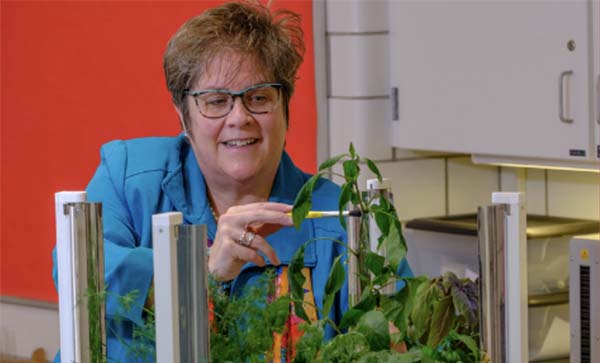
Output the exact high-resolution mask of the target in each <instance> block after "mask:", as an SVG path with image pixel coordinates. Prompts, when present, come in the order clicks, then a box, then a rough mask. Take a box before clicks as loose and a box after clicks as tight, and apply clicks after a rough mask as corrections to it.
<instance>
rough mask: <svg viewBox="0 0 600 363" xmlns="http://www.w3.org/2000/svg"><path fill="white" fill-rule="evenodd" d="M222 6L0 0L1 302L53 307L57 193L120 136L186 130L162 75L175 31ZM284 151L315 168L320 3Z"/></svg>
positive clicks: (307, 5) (75, 183)
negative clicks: (315, 40) (315, 41)
mask: <svg viewBox="0 0 600 363" xmlns="http://www.w3.org/2000/svg"><path fill="white" fill-rule="evenodd" d="M216 3H220V2H215V1H210V2H208V1H182V2H174V1H148V2H121V1H116V2H112V1H107V2H87V1H85V2H77V1H71V2H24V1H23V2H18V1H14V2H6V1H2V2H1V19H2V22H1V33H2V34H1V39H2V46H1V67H2V72H1V77H2V78H1V103H0V108H1V122H2V125H1V133H0V140H1V153H0V158H1V169H0V178H1V194H0V205H1V209H0V222H1V223H0V295H5V296H18V297H24V298H31V299H38V300H46V301H56V300H57V295H56V293H55V291H54V285H53V283H52V278H51V269H52V260H51V251H52V248H53V246H54V244H55V228H54V206H53V201H54V193H55V192H56V191H60V190H82V189H84V188H85V186H86V184H87V182H88V180H89V179H90V177H91V176H92V174H93V172H94V170H95V168H96V166H97V164H98V162H99V152H98V151H99V147H100V145H101V144H103V143H104V142H106V141H109V140H112V139H116V138H119V139H125V138H132V137H139V136H150V135H175V134H177V133H179V125H178V122H177V118H176V114H175V112H174V111H173V107H172V105H171V103H170V97H169V94H168V92H167V90H166V87H165V84H164V80H163V74H162V53H163V51H164V47H165V45H166V43H167V41H168V39H169V38H170V36H171V35H172V34H173V32H174V31H175V30H176V29H177V28H178V27H179V26H180V25H181V24H182V23H183V22H184V21H185V20H186V19H188V18H189V17H191V16H193V15H195V14H198V13H199V12H201V10H202V9H204V8H206V7H209V6H212V5H214V4H216ZM278 6H279V7H286V8H288V9H291V10H294V11H296V12H298V13H300V14H301V15H302V17H303V26H304V29H305V38H306V45H307V53H306V56H305V59H306V61H305V63H304V65H303V67H302V68H301V69H300V80H299V81H298V85H297V93H296V95H295V97H294V99H293V100H292V105H291V117H290V131H289V133H288V140H287V149H288V151H289V152H290V153H291V154H292V157H293V158H294V160H295V161H296V163H297V164H298V165H299V166H300V167H301V168H303V169H305V170H307V171H314V170H315V167H316V166H315V165H316V105H315V98H314V64H313V59H314V57H313V47H312V3H311V2H310V1H297V0H296V1H293V0H290V1H276V2H275V7H278Z"/></svg>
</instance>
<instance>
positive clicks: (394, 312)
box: [289, 144, 482, 363]
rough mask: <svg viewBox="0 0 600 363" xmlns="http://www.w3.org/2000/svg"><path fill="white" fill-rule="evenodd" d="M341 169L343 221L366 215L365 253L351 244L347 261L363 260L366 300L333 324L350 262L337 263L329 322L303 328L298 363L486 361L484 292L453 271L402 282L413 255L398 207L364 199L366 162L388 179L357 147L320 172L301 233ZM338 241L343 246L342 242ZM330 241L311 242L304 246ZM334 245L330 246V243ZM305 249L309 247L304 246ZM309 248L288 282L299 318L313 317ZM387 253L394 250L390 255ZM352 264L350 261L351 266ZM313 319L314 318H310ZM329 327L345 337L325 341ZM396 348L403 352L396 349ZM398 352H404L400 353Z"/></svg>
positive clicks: (307, 191)
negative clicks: (307, 306) (374, 244)
mask: <svg viewBox="0 0 600 363" xmlns="http://www.w3.org/2000/svg"><path fill="white" fill-rule="evenodd" d="M336 164H341V165H342V169H343V174H337V175H338V176H340V177H343V179H344V183H343V184H342V186H341V194H340V199H339V205H338V206H339V210H340V223H342V225H343V226H344V227H345V226H346V224H345V220H344V219H343V217H341V215H342V214H341V212H342V211H344V210H345V209H346V208H347V206H348V204H350V205H352V206H353V207H354V208H357V209H358V210H360V211H361V212H362V217H361V222H360V223H361V228H360V244H359V247H358V249H351V248H349V247H348V246H346V247H347V248H348V255H349V256H354V257H355V260H356V261H358V266H357V267H358V276H356V277H357V278H358V280H359V281H360V286H361V291H362V295H361V297H360V300H359V301H358V302H357V303H356V304H355V305H354V306H350V307H349V309H348V311H347V312H346V313H345V314H344V315H343V317H342V319H341V321H340V322H339V326H338V325H336V324H335V323H334V322H332V321H331V320H330V319H328V318H327V316H328V314H329V310H330V309H331V305H332V302H333V300H334V297H335V294H337V293H338V292H339V290H340V289H341V288H342V286H343V284H344V283H345V281H346V279H347V276H346V272H345V271H346V269H345V268H344V267H343V263H344V260H342V259H341V258H338V259H336V260H335V261H334V264H333V266H332V268H331V273H330V275H329V278H328V281H327V283H326V287H325V294H324V298H323V309H322V311H321V316H323V317H324V318H323V319H322V320H319V321H316V322H313V323H304V325H303V329H304V330H305V334H304V336H303V337H302V339H301V341H300V342H299V345H298V353H297V356H296V359H295V360H294V362H298V363H302V362H313V361H314V362H377V363H381V362H400V363H402V362H423V363H428V362H464V363H467V362H479V361H481V358H482V353H481V351H480V349H479V347H478V341H479V339H478V334H479V332H478V318H477V317H478V314H477V301H478V296H477V291H478V290H477V286H476V284H475V283H474V282H473V281H470V280H468V279H458V278H457V277H456V276H455V275H454V274H452V273H446V274H445V275H444V276H441V277H438V278H434V279H432V280H429V279H428V278H427V277H425V276H421V277H414V278H406V277H403V278H400V277H398V276H397V275H396V271H398V267H399V266H400V263H401V261H402V259H403V258H404V257H405V256H406V241H405V240H404V237H403V236H402V227H401V223H400V221H399V219H398V216H397V213H396V210H395V209H394V206H393V204H392V203H391V202H390V201H388V200H387V199H386V198H385V196H380V197H379V199H378V200H377V201H375V200H373V199H368V198H365V197H364V195H363V193H361V190H360V188H359V186H358V178H359V175H360V170H361V166H362V165H364V164H366V165H367V167H368V168H369V170H371V172H373V173H374V174H375V175H376V176H377V178H378V179H379V181H381V174H380V172H379V170H378V168H377V166H376V165H375V163H374V162H372V161H371V160H369V159H368V158H360V156H359V155H358V154H357V153H356V151H355V150H354V147H353V145H352V144H350V147H349V150H348V153H346V154H342V155H338V156H336V157H333V158H331V159H329V160H327V161H325V162H324V163H323V164H321V166H320V167H319V171H318V173H317V174H315V175H314V176H313V177H311V178H310V179H309V180H308V181H307V182H306V183H305V185H304V186H303V187H302V189H301V190H300V192H299V193H298V196H297V198H296V201H295V203H294V209H293V212H292V216H293V220H294V224H295V225H296V226H297V227H298V226H299V225H300V224H301V223H302V221H303V220H304V218H305V217H306V215H307V213H308V211H309V210H310V209H311V205H312V202H311V198H312V191H313V189H314V188H315V186H316V184H317V182H318V179H319V177H321V176H323V175H325V174H326V173H328V169H329V168H331V167H332V166H334V165H336ZM369 217H372V218H374V220H375V222H376V225H377V227H378V229H379V231H380V233H381V234H380V237H379V238H378V250H377V251H371V250H370V246H369V242H368V241H369V237H368V223H369ZM335 242H336V243H343V242H341V241H335ZM308 243H324V242H323V241H307V242H306V243H305V245H306V244H308ZM330 243H331V242H330ZM304 247H305V246H304ZM304 247H303V248H301V249H299V250H298V252H297V253H296V255H295V256H294V258H293V259H292V262H291V264H290V267H289V271H290V276H289V280H290V281H289V284H290V291H291V297H292V300H293V301H294V302H296V303H295V312H296V314H297V315H298V316H301V317H306V314H305V313H304V311H303V306H302V303H301V302H302V301H303V294H304V291H303V289H302V286H303V283H304V277H303V276H302V274H301V273H299V271H300V269H301V267H302V266H301V265H302V263H303V261H304ZM380 251H387V252H386V255H385V256H383V255H382V254H380V253H379V252H380ZM349 260H350V258H347V259H346V260H345V263H347V261H349ZM398 283H399V285H398V286H401V285H404V287H403V288H402V289H400V290H399V291H398V292H396V293H395V294H393V295H386V294H384V293H383V287H384V286H385V285H388V284H398ZM305 320H306V321H308V319H305ZM325 324H331V326H332V327H333V328H334V329H335V330H336V331H338V332H342V331H344V332H345V333H342V334H339V335H337V336H336V337H335V338H334V339H332V340H331V341H329V342H327V343H323V342H322V339H318V338H319V337H320V338H322V336H323V328H324V326H325ZM391 347H396V349H392V348H391ZM397 347H400V349H398V348H397Z"/></svg>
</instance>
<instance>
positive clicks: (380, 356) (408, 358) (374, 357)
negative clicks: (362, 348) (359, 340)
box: [356, 350, 422, 363]
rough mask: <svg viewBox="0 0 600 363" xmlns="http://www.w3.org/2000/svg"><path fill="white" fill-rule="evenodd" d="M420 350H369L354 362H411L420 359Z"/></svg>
mask: <svg viewBox="0 0 600 363" xmlns="http://www.w3.org/2000/svg"><path fill="white" fill-rule="evenodd" d="M421 355H422V353H421V351H419V350H415V351H412V352H406V353H398V352H394V351H391V350H380V351H378V352H369V353H367V354H365V355H364V356H362V357H361V358H360V360H358V361H357V362H356V363H413V362H420V361H421Z"/></svg>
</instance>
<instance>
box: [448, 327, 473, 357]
mask: <svg viewBox="0 0 600 363" xmlns="http://www.w3.org/2000/svg"><path fill="white" fill-rule="evenodd" d="M449 336H450V337H451V338H452V339H454V340H458V341H459V342H461V343H463V344H464V345H465V346H466V347H467V348H468V349H469V351H470V352H471V353H472V354H473V356H474V357H475V358H477V357H479V352H480V351H479V345H478V344H477V341H475V339H473V338H472V337H470V336H468V335H464V334H459V333H457V332H456V331H451V332H450V334H449Z"/></svg>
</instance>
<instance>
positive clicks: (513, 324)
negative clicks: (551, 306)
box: [478, 192, 529, 363]
mask: <svg viewBox="0 0 600 363" xmlns="http://www.w3.org/2000/svg"><path fill="white" fill-rule="evenodd" d="M524 201H525V196H524V194H523V193H518V192H495V193H492V202H493V203H494V204H495V205H494V206H491V207H486V208H479V218H478V224H479V264H480V266H479V270H480V271H479V272H480V274H479V276H480V320H481V327H482V334H481V335H480V337H481V338H480V339H481V343H482V344H481V345H482V347H483V348H484V349H485V350H486V351H487V352H488V354H489V355H490V358H491V361H492V362H493V363H508V362H509V363H513V362H514V363H521V362H523V363H525V362H527V361H528V354H529V351H528V322H527V320H528V313H527V300H528V296H527V238H526V233H525V228H526V220H525V216H526V214H525V202H524Z"/></svg>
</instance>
